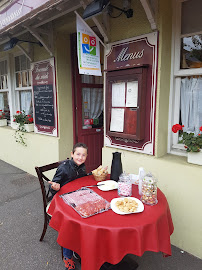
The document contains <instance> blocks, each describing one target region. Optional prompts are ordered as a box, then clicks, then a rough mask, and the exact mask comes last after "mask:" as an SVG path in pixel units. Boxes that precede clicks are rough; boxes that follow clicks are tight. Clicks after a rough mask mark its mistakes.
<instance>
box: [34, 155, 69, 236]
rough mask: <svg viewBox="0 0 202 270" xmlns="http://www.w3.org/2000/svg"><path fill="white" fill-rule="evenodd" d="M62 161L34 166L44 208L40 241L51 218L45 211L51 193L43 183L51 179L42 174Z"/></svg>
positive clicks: (49, 201)
mask: <svg viewBox="0 0 202 270" xmlns="http://www.w3.org/2000/svg"><path fill="white" fill-rule="evenodd" d="M64 161H66V160H62V161H58V162H55V163H51V164H48V165H44V166H41V167H35V170H36V173H37V175H38V179H39V183H40V186H41V193H42V197H43V209H44V227H43V232H42V234H41V237H40V241H42V240H43V238H44V236H45V233H46V230H47V226H48V223H49V221H50V218H51V216H50V215H49V214H48V213H47V211H48V208H49V206H50V203H51V199H52V194H51V193H50V192H49V185H48V184H45V183H48V181H51V180H50V179H49V178H48V177H47V176H45V175H44V172H47V171H50V170H53V169H56V168H57V167H58V166H59V165H60V164H62V163H63V162H64Z"/></svg>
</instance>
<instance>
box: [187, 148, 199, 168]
mask: <svg viewBox="0 0 202 270" xmlns="http://www.w3.org/2000/svg"><path fill="white" fill-rule="evenodd" d="M187 162H189V163H192V164H196V165H202V150H200V152H188V155H187Z"/></svg>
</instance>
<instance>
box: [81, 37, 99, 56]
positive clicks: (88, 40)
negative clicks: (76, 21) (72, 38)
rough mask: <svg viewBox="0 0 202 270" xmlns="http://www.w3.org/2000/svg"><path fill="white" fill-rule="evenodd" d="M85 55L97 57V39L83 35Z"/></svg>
mask: <svg viewBox="0 0 202 270" xmlns="http://www.w3.org/2000/svg"><path fill="white" fill-rule="evenodd" d="M82 50H83V53H86V54H91V55H96V38H95V37H92V36H89V35H87V34H83V33H82Z"/></svg>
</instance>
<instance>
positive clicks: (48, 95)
mask: <svg viewBox="0 0 202 270" xmlns="http://www.w3.org/2000/svg"><path fill="white" fill-rule="evenodd" d="M32 81H33V105H34V129H35V132H36V133H42V134H47V135H52V136H58V128H57V126H58V125H57V121H58V119H57V99H56V87H55V66H54V59H48V60H44V61H40V62H35V63H32Z"/></svg>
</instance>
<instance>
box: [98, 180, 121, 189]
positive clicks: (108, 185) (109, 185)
mask: <svg viewBox="0 0 202 270" xmlns="http://www.w3.org/2000/svg"><path fill="white" fill-rule="evenodd" d="M102 184H104V185H102ZM99 185H100V186H99ZM97 186H98V188H99V189H100V190H102V191H109V190H113V189H117V188H118V183H117V182H116V181H114V180H106V181H101V182H99V183H98V184H97Z"/></svg>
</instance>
